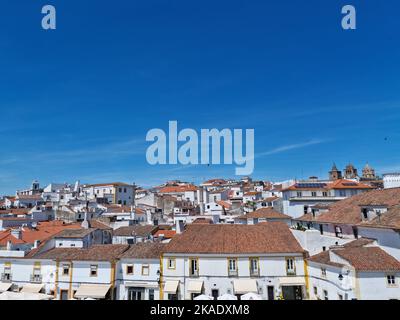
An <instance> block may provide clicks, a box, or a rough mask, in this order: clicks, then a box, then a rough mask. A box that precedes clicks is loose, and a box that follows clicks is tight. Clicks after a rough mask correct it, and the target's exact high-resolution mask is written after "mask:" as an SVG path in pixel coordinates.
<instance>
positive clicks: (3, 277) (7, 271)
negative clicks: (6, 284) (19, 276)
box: [1, 262, 12, 281]
mask: <svg viewBox="0 0 400 320" xmlns="http://www.w3.org/2000/svg"><path fill="white" fill-rule="evenodd" d="M11 279H12V276H11V263H10V262H6V263H5V264H4V272H3V274H2V275H1V280H2V281H11Z"/></svg>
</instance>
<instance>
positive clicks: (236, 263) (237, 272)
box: [226, 258, 239, 276]
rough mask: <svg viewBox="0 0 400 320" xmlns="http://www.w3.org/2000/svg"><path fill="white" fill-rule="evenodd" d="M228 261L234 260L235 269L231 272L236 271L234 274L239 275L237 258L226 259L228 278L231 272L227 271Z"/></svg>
mask: <svg viewBox="0 0 400 320" xmlns="http://www.w3.org/2000/svg"><path fill="white" fill-rule="evenodd" d="M230 260H235V267H236V270H232V271H236V274H239V265H238V258H227V259H226V261H227V269H228V270H227V271H228V276H229V272H230V271H231V270H230V269H229V267H230V263H229V262H230Z"/></svg>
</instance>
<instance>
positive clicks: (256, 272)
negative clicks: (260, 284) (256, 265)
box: [250, 268, 260, 277]
mask: <svg viewBox="0 0 400 320" xmlns="http://www.w3.org/2000/svg"><path fill="white" fill-rule="evenodd" d="M259 276H260V271H259V270H258V269H253V268H251V269H250V277H259Z"/></svg>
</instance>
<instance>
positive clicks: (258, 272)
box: [249, 257, 260, 276]
mask: <svg viewBox="0 0 400 320" xmlns="http://www.w3.org/2000/svg"><path fill="white" fill-rule="evenodd" d="M252 260H257V274H258V275H260V258H259V257H250V258H249V274H250V276H251V275H252V274H251V266H252V263H251V262H252Z"/></svg>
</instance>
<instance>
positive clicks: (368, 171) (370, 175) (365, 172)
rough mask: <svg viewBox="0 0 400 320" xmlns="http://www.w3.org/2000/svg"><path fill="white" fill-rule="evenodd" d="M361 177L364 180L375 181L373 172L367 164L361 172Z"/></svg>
mask: <svg viewBox="0 0 400 320" xmlns="http://www.w3.org/2000/svg"><path fill="white" fill-rule="evenodd" d="M362 177H363V178H365V179H376V175H375V170H374V169H373V168H371V167H370V166H369V164H368V163H367V164H366V165H365V167H364V169H363V170H362Z"/></svg>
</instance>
